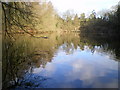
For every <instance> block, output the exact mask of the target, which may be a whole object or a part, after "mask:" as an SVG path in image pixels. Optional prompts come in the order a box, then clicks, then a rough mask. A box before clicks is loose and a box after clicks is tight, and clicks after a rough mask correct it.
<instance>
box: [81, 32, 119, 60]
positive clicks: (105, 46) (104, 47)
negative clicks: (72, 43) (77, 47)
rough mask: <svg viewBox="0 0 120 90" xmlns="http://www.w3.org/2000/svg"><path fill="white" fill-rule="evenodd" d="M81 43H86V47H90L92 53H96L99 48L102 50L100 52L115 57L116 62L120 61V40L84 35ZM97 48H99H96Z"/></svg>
mask: <svg viewBox="0 0 120 90" xmlns="http://www.w3.org/2000/svg"><path fill="white" fill-rule="evenodd" d="M80 36H81V42H86V44H85V45H86V46H89V48H90V49H91V51H92V52H94V51H95V50H96V49H98V47H99V48H100V50H98V52H102V53H103V52H105V53H108V54H110V55H111V56H113V57H114V59H115V60H120V53H119V52H120V47H119V46H120V42H119V38H116V37H108V36H102V35H101V36H98V35H93V34H87V35H86V34H84V35H83V34H82V35H80ZM96 46H97V48H96Z"/></svg>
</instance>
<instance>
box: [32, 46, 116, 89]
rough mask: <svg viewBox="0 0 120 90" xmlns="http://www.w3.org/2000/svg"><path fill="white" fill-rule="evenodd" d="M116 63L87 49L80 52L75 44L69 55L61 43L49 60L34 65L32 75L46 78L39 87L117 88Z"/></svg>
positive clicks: (106, 56)
mask: <svg viewBox="0 0 120 90" xmlns="http://www.w3.org/2000/svg"><path fill="white" fill-rule="evenodd" d="M86 48H87V47H86ZM117 71H118V62H116V61H114V60H112V59H110V58H109V56H108V55H102V56H101V54H99V53H98V52H94V54H92V53H91V51H90V50H89V49H85V50H84V51H81V50H80V49H79V47H78V48H77V49H76V50H75V49H74V51H73V53H71V54H66V52H65V51H64V46H61V47H60V48H59V49H58V51H57V53H56V54H55V56H54V57H53V60H52V62H48V63H47V64H46V67H45V68H41V67H40V68H35V69H34V70H33V74H34V75H40V76H44V77H48V78H50V79H48V80H46V81H43V82H42V85H43V87H52V88H54V87H58V88H59V87H69V88H79V87H82V88H84V87H86V88H87V87H94V88H95V87H96V88H99V87H101V88H103V87H109V88H110V87H113V88H114V87H118V85H117V82H118V72H117Z"/></svg>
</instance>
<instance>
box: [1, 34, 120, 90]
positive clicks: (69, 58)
mask: <svg viewBox="0 0 120 90" xmlns="http://www.w3.org/2000/svg"><path fill="white" fill-rule="evenodd" d="M44 36H48V39H43V38H33V37H30V36H27V35H20V36H18V37H19V38H18V40H17V41H16V42H14V44H13V45H11V46H10V45H9V46H8V44H10V43H11V42H8V41H7V43H5V44H6V47H7V48H8V50H7V51H6V52H5V56H4V57H3V58H4V59H5V61H4V63H3V64H4V66H3V70H4V71H3V72H4V73H3V75H4V77H3V79H4V82H3V83H4V85H7V86H8V87H10V86H11V85H13V86H14V88H25V87H26V88H33V87H34V88H117V87H118V62H119V60H120V55H119V53H118V52H119V51H120V48H119V45H120V43H119V42H118V41H117V40H116V41H115V40H114V42H113V40H111V39H110V38H101V37H96V38H95V39H94V38H90V37H89V38H88V37H81V36H80V35H79V33H61V34H60V33H59V34H57V33H52V34H46V35H44ZM9 47H10V48H9ZM4 51H5V49H4ZM8 58H9V60H8ZM8 61H9V62H10V63H8ZM9 67H11V68H9ZM6 69H8V70H6ZM11 76H12V77H11ZM13 86H12V87H13Z"/></svg>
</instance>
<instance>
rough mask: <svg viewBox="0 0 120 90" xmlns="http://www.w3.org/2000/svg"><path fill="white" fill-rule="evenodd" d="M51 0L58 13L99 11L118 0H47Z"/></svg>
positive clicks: (108, 7)
mask: <svg viewBox="0 0 120 90" xmlns="http://www.w3.org/2000/svg"><path fill="white" fill-rule="evenodd" d="M48 1H51V2H52V4H53V6H54V8H55V10H56V11H57V12H58V13H59V14H63V13H64V12H65V11H67V10H71V11H73V12H74V13H77V14H80V13H83V12H84V13H86V14H89V13H90V12H92V11H93V10H95V11H96V12H99V11H101V10H105V9H110V8H111V7H112V6H114V5H117V3H118V2H119V1H120V0H48Z"/></svg>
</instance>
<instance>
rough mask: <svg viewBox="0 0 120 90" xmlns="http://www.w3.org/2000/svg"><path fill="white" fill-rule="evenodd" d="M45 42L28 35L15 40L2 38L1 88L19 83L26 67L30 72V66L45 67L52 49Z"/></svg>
mask: <svg viewBox="0 0 120 90" xmlns="http://www.w3.org/2000/svg"><path fill="white" fill-rule="evenodd" d="M33 41H34V42H33ZM41 42H42V43H41ZM45 43H46V42H45ZM45 43H44V42H43V40H37V39H33V38H32V37H31V38H30V37H28V36H26V37H25V36H20V37H19V38H18V39H17V40H16V41H15V42H13V41H12V40H10V39H6V40H4V42H3V54H4V56H3V75H2V76H3V88H5V87H6V88H7V87H9V86H11V85H18V84H20V83H21V82H22V81H21V78H23V77H22V76H23V75H24V74H26V73H27V72H28V69H29V71H31V72H32V68H34V67H39V66H40V65H43V67H45V64H46V63H47V62H50V61H51V58H52V57H53V52H54V49H51V47H52V46H51V45H52V44H50V43H49V46H48V45H46V46H45V45H44V44H45ZM43 47H44V48H43ZM30 68H31V69H30Z"/></svg>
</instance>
